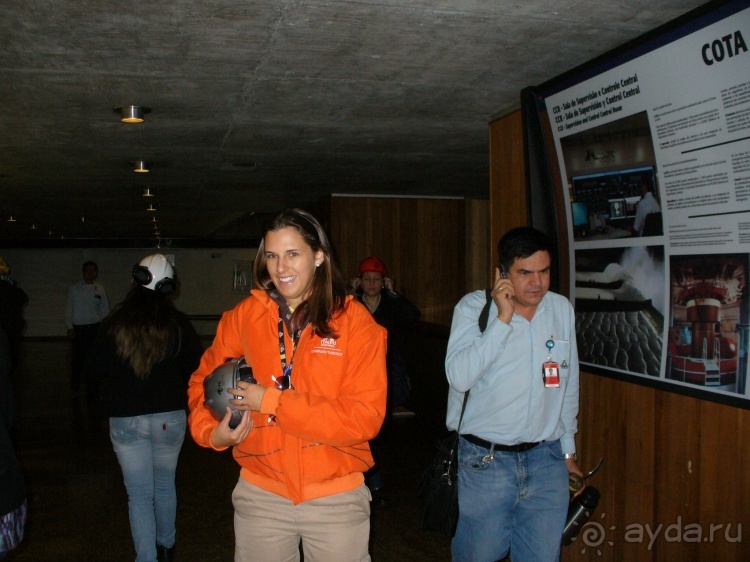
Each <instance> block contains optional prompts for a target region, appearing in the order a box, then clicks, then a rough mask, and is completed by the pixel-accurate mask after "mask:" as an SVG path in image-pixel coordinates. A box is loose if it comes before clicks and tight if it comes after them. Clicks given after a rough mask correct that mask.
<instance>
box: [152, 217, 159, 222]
mask: <svg viewBox="0 0 750 562" xmlns="http://www.w3.org/2000/svg"><path fill="white" fill-rule="evenodd" d="M151 222H159V219H157V218H156V217H151Z"/></svg>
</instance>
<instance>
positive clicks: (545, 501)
mask: <svg viewBox="0 0 750 562" xmlns="http://www.w3.org/2000/svg"><path fill="white" fill-rule="evenodd" d="M488 453H489V450H488V449H485V448H483V447H479V446H477V445H474V444H472V443H469V442H468V441H466V440H465V439H461V440H460V442H459V448H458V510H459V518H458V526H457V528H456V536H455V537H454V539H453V543H452V544H451V550H452V554H453V561H454V562H494V561H495V560H500V559H501V558H504V557H505V556H506V555H507V554H508V551H510V553H511V559H512V560H513V561H514V562H530V561H539V562H556V561H557V560H558V558H559V555H560V539H561V538H562V530H563V526H564V525H565V517H566V514H567V509H568V469H567V464H566V463H565V458H564V457H563V454H562V449H561V447H560V442H559V441H551V442H550V441H544V442H542V443H540V444H539V445H537V446H536V447H534V448H533V449H530V450H528V451H524V452H522V453H515V452H503V451H495V452H494V458H493V459H492V460H489V459H488V456H487V455H488Z"/></svg>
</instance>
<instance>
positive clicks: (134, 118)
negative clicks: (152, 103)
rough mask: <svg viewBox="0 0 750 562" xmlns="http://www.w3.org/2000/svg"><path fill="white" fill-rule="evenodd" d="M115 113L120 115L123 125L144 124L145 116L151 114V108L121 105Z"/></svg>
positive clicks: (116, 108)
mask: <svg viewBox="0 0 750 562" xmlns="http://www.w3.org/2000/svg"><path fill="white" fill-rule="evenodd" d="M114 110H115V113H119V114H120V121H122V122H123V123H143V116H144V115H145V114H146V113H151V108H150V107H141V106H140V105H121V106H118V107H115V108H114Z"/></svg>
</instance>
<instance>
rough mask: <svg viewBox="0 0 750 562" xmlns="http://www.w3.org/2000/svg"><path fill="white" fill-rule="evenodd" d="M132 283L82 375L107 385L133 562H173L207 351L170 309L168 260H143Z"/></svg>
mask: <svg viewBox="0 0 750 562" xmlns="http://www.w3.org/2000/svg"><path fill="white" fill-rule="evenodd" d="M133 278H134V283H133V286H132V287H131V289H130V291H129V292H128V294H127V296H126V297H125V300H124V301H123V302H122V303H121V304H119V305H118V306H117V308H116V309H115V310H114V311H113V312H112V313H111V314H110V316H109V317H108V318H107V319H106V320H105V321H104V322H103V324H102V328H101V330H100V331H99V334H98V335H97V338H96V340H95V341H94V345H93V346H92V348H91V351H90V352H89V355H88V359H87V360H86V363H85V366H84V374H85V376H86V377H101V378H102V381H101V388H102V390H103V394H102V412H103V413H104V414H105V415H107V416H108V417H109V428H110V429H109V435H110V439H111V441H112V445H113V447H114V450H115V453H116V455H117V460H118V461H119V463H120V467H121V468H122V472H123V477H124V480H125V488H126V489H127V492H128V507H129V513H130V528H131V532H132V535H133V542H134V543H135V549H136V553H137V558H136V561H137V562H153V561H154V560H158V561H159V562H163V561H167V560H172V559H173V551H174V544H175V534H176V532H175V517H176V513H177V493H176V489H175V471H176V469H177V459H178V456H179V454H180V449H181V448H182V443H183V440H184V437H185V429H186V425H187V417H186V409H187V382H188V379H189V378H190V375H191V374H192V373H193V371H194V370H195V369H196V368H197V367H198V363H199V361H200V358H201V355H202V354H203V347H202V346H201V343H200V339H199V337H198V335H197V334H196V332H195V330H194V329H193V327H192V325H191V324H190V321H189V319H188V318H187V316H185V315H184V314H183V313H181V312H179V311H178V310H177V309H176V308H175V307H174V305H173V304H172V300H171V298H170V296H171V294H172V293H173V292H174V290H175V286H176V285H175V280H174V270H173V268H172V265H171V264H170V263H169V261H168V260H167V259H166V257H164V256H163V255H161V254H155V255H152V256H148V257H146V258H144V259H143V260H142V261H141V262H140V264H138V265H136V267H135V268H134V269H133Z"/></svg>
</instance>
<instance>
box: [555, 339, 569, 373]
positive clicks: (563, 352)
mask: <svg viewBox="0 0 750 562" xmlns="http://www.w3.org/2000/svg"><path fill="white" fill-rule="evenodd" d="M550 357H551V359H552V361H553V362H554V363H557V365H558V368H559V372H560V376H561V377H567V376H568V375H569V374H570V341H569V340H555V345H554V347H553V348H552V349H551V350H550Z"/></svg>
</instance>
